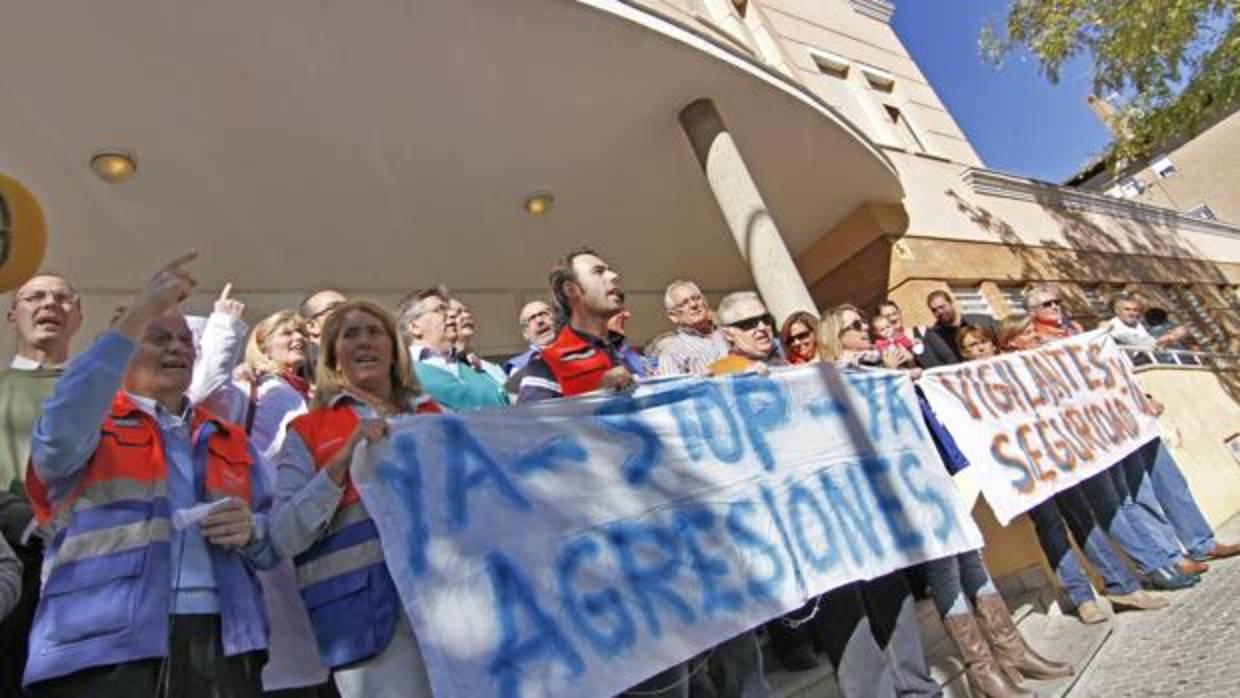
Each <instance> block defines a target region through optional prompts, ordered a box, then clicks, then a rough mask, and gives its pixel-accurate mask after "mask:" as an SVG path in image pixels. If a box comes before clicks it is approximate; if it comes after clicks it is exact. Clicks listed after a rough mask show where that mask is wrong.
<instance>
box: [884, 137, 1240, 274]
mask: <svg viewBox="0 0 1240 698" xmlns="http://www.w3.org/2000/svg"><path fill="white" fill-rule="evenodd" d="M892 161H893V162H894V163H895V164H896V167H897V168H898V169H899V171H900V175H901V181H902V182H903V184H904V187H905V194H906V196H905V200H904V206H905V210H906V211H907V212H908V216H909V226H908V234H909V235H914V236H919V237H932V238H941V239H945V240H972V241H977V242H998V243H1003V244H1007V245H1012V246H1034V247H1063V248H1068V249H1075V250H1090V251H1098V252H1105V253H1128V254H1139V255H1145V256H1157V257H1177V258H1194V259H1202V260H1212V261H1217V262H1240V232H1237V231H1233V232H1230V233H1214V232H1202V231H1200V230H1196V229H1194V228H1193V227H1192V226H1191V225H1189V224H1172V223H1168V222H1166V221H1164V220H1158V215H1156V214H1154V213H1149V212H1147V213H1146V214H1144V215H1143V216H1140V217H1135V218H1134V217H1124V216H1118V215H1113V214H1110V213H1106V212H1098V211H1072V210H1066V209H1065V208H1064V207H1063V205H1062V203H1061V197H1060V196H1059V194H1058V193H1057V192H1056V190H1055V189H1054V188H1053V187H1049V186H1048V187H1044V188H1042V189H1040V190H1038V191H1037V192H1036V193H1035V194H1033V195H1032V196H1035V197H1036V199H1035V200H1025V199H1022V198H1019V197H1016V196H1012V197H1009V196H998V195H989V194H983V193H977V192H974V191H973V189H972V188H971V187H970V186H969V185H968V184H967V183H966V181H965V174H966V171H967V168H964V167H962V166H960V165H958V164H955V163H949V162H940V161H936V160H932V159H929V158H925V157H916V156H910V155H904V154H899V153H895V154H892ZM1105 201H1110V200H1109V199H1106V200H1105ZM1115 205H1122V204H1115Z"/></svg>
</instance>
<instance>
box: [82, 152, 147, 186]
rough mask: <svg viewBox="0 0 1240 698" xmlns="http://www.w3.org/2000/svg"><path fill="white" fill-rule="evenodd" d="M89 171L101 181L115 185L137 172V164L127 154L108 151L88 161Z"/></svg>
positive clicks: (97, 154)
mask: <svg viewBox="0 0 1240 698" xmlns="http://www.w3.org/2000/svg"><path fill="white" fill-rule="evenodd" d="M90 169H91V170H93V171H94V172H95V174H97V175H99V178H100V179H102V180H103V181H105V182H109V183H112V184H116V183H118V182H123V181H125V180H127V179H129V178H130V177H132V176H133V173H134V172H137V171H138V163H137V162H136V161H135V160H134V159H133V156H132V155H130V154H129V153H125V152H122V151H119V150H110V151H106V152H102V153H96V154H95V155H94V157H92V158H91V159H90Z"/></svg>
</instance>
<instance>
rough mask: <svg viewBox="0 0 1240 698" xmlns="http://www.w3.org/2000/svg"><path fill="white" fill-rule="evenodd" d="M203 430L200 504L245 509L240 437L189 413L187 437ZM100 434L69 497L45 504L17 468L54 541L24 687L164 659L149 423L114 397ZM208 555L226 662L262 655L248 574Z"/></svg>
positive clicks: (160, 509)
mask: <svg viewBox="0 0 1240 698" xmlns="http://www.w3.org/2000/svg"><path fill="white" fill-rule="evenodd" d="M204 428H206V429H211V432H210V433H209V434H208V435H207V437H206V438H207V442H206V459H205V463H204V469H205V470H204V478H203V482H204V486H205V489H206V494H207V497H208V499H219V498H222V497H237V498H238V499H241V500H242V501H245V502H247V503H250V502H251V500H252V498H253V495H252V492H253V490H252V483H251V474H252V470H251V468H252V467H253V466H254V462H253V459H252V458H251V456H250V451H249V448H248V441H247V439H246V436H245V431H244V430H242V429H241V428H240V427H238V426H236V425H234V424H230V423H228V422H224V421H220V420H219V419H217V418H215V417H214V416H212V415H211V414H210V413H208V412H206V411H205V410H202V409H199V408H195V409H194V412H193V418H192V421H191V434H192V435H193V436H192V438H193V439H196V438H197V437H198V435H199V434H200V433H201V432H200V431H199V430H200V429H204ZM99 429H100V438H99V444H98V446H97V447H96V448H95V452H94V453H93V454H91V457H90V460H89V461H88V462H87V463H86V465H85V466H84V467H83V468H82V470H81V471H80V472H79V473H78V474H77V476H76V477H75V479H74V480H73V481H72V482H73V484H72V487H71V488H70V489H69V490H68V491H67V492H63V493H59V492H58V493H56V496H55V497H52V496H51V493H50V492H49V489H48V487H47V486H46V485H45V483H43V482H42V481H41V480H40V479H39V477H38V475H37V474H36V473H35V468H34V467H30V468H28V469H27V473H26V486H27V492H28V494H29V496H30V500H31V503H32V505H33V506H34V509H35V512H36V516H37V518H38V520H39V523H40V525H42V526H44V527H47V528H50V530H51V532H52V534H53V538H52V542H51V544H50V546H49V548H48V552H47V555H46V556H45V569H46V570H48V572H47V580H46V582H45V584H44V586H43V593H42V597H41V598H40V600H39V607H38V610H37V612H36V615H35V621H34V627H33V629H32V630H31V633H30V654H29V661H28V663H27V665H26V673H25V678H24V682H25V683H26V684H27V685H28V684H31V683H34V682H37V681H44V680H46V679H51V678H56V677H58V676H64V675H66V674H70V673H73V672H76V671H80V670H82V669H87V668H91V667H98V666H105V665H110V664H120V663H125V662H130V661H135V660H139V659H147V658H151V657H160V656H166V655H167V653H168V609H169V608H170V607H171V598H170V596H171V593H172V588H171V587H172V584H171V582H172V571H171V564H172V554H171V549H170V545H169V540H170V537H171V523H170V515H171V513H170V511H169V508H170V503H169V501H168V488H167V475H168V464H167V462H166V460H165V457H164V449H163V444H162V441H161V439H160V431H159V425H158V424H157V423H156V422H155V420H154V419H153V418H152V417H151V416H149V415H147V414H146V413H144V412H142V411H141V410H139V409H138V408H137V407H136V406H134V404H133V403H132V402H131V401H130V400H129V399H128V398H127V397H126V396H125V394H124V393H123V392H122V393H117V396H116V398H115V399H114V400H113V402H112V407H111V409H110V411H109V413H108V416H107V417H106V418H104V420H103V422H102V423H101V425H100V427H99ZM87 513H89V516H85V514H87ZM135 514H137V516H135ZM79 516H80V518H79ZM210 553H211V563H212V570H213V573H214V575H215V582H216V585H217V590H218V597H219V603H220V610H219V615H220V620H221V624H222V625H221V627H222V637H221V639H222V640H223V643H224V651H225V654H228V655H236V654H241V653H243V652H252V651H255V650H261V649H264V648H266V646H267V624H266V616H265V613H264V610H263V604H262V595H261V591H260V590H259V587H258V581H257V579H256V578H255V576H254V572H253V570H252V569H251V568H250V566H249V565H248V564H247V563H246V562H245V561H244V560H242V559H241V557H240V556H239V555H238V554H236V553H235V552H232V551H225V550H223V549H220V548H214V547H211V548H210Z"/></svg>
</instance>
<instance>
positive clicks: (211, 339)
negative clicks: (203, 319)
mask: <svg viewBox="0 0 1240 698" xmlns="http://www.w3.org/2000/svg"><path fill="white" fill-rule="evenodd" d="M231 292H232V284H225V285H224V290H223V291H221V292H220V297H219V298H218V299H216V301H215V310H214V312H212V313H211V315H210V317H208V318H207V324H206V326H205V327H203V329H202V341H201V342H200V349H199V354H198V360H197V361H195V362H194V375H193V378H192V379H191V381H190V385H189V391H188V393H187V396H188V397H189V400H190V402H192V403H194V404H195V405H197V404H199V403H202V402H203V401H204V400H207V399H208V398H209V397H211V396H212V395H213V394H214V393H215V392H216V391H219V390H221V389H225V388H227V387H230V386H231V385H232V371H233V367H234V366H235V365H236V364H237V359H238V358H239V357H240V356H241V350H242V347H243V345H244V344H245V333H246V329H247V328H246V325H245V321H243V320H242V319H241V316H242V314H243V313H244V312H245V303H242V302H241V301H239V300H237V299H235V298H230V297H229V296H230V294H231ZM208 407H210V405H208Z"/></svg>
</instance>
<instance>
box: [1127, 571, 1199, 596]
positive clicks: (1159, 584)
mask: <svg viewBox="0 0 1240 698" xmlns="http://www.w3.org/2000/svg"><path fill="white" fill-rule="evenodd" d="M1199 581H1201V579H1200V578H1198V577H1190V576H1188V575H1184V574H1180V573H1179V572H1178V571H1177V570H1176V569H1175V567H1171V566H1168V567H1160V568H1158V569H1156V570H1154V571H1153V572H1150V573H1149V574H1147V575H1145V577H1143V578H1142V579H1141V586H1144V587H1145V588H1146V589H1157V590H1159V591H1178V590H1180V589H1187V588H1189V587H1191V586H1193V585H1194V584H1196V583H1197V582H1199Z"/></svg>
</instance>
